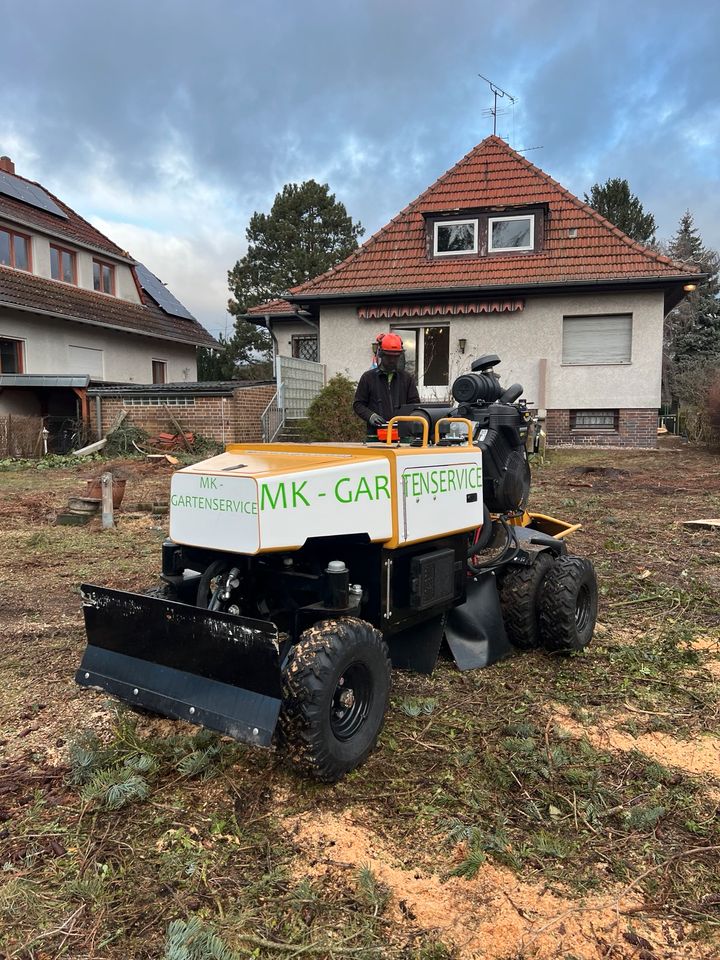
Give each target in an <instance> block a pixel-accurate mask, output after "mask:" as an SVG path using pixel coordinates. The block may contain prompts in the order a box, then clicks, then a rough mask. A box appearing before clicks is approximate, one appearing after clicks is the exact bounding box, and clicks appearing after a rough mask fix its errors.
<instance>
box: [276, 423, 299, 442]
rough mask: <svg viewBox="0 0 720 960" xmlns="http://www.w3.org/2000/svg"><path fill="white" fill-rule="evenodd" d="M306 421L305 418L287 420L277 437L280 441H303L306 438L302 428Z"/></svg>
mask: <svg viewBox="0 0 720 960" xmlns="http://www.w3.org/2000/svg"><path fill="white" fill-rule="evenodd" d="M304 423H305V421H304V420H286V421H285V423H284V424H283V428H282V430H281V431H280V433H279V434H278V436H277V438H276V439H277V441H278V442H279V443H303V442H304V440H305V437H304V435H303V430H302V427H303V424H304Z"/></svg>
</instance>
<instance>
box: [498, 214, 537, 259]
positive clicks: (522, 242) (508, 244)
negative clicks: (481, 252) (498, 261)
mask: <svg viewBox="0 0 720 960" xmlns="http://www.w3.org/2000/svg"><path fill="white" fill-rule="evenodd" d="M534 247H535V217H488V253H516V252H517V251H518V250H532V249H534Z"/></svg>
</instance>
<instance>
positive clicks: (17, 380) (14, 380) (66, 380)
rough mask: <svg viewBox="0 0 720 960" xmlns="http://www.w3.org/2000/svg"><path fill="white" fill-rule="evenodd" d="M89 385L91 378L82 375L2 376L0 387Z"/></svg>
mask: <svg viewBox="0 0 720 960" xmlns="http://www.w3.org/2000/svg"><path fill="white" fill-rule="evenodd" d="M88 383H90V377H88V376H82V375H78V376H72V375H57V376H55V375H52V374H43V375H38V374H34V373H3V374H0V387H86V386H87V385H88Z"/></svg>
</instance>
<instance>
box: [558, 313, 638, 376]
mask: <svg viewBox="0 0 720 960" xmlns="http://www.w3.org/2000/svg"><path fill="white" fill-rule="evenodd" d="M562 362H563V364H567V365H570V366H583V365H595V364H614V363H631V362H632V314H631V313H623V314H616V315H610V316H596V317H563V342H562Z"/></svg>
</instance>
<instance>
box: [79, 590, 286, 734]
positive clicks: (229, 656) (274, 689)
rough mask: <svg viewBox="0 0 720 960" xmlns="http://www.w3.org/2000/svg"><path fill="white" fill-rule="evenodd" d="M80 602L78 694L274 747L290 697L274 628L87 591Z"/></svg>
mask: <svg viewBox="0 0 720 960" xmlns="http://www.w3.org/2000/svg"><path fill="white" fill-rule="evenodd" d="M81 592H82V597H83V613H84V616H85V629H86V632H87V638H88V647H87V649H86V651H85V654H84V656H83V659H82V662H81V664H80V669H79V670H78V671H77V674H76V675H75V679H76V681H77V682H78V683H79V684H80V686H83V687H98V688H100V689H102V690H105V691H107V692H108V693H110V694H112V695H113V696H115V697H118V698H119V699H120V700H123V701H124V702H125V703H128V704H131V705H133V706H137V707H142V708H144V709H146V710H152V711H154V712H156V713H160V714H163V715H165V716H167V717H172V718H175V719H178V720H188V721H189V722H190V723H196V724H199V725H200V726H203V727H207V728H209V729H210V730H217V731H219V732H220V733H225V734H228V735H229V736H231V737H234V738H235V739H236V740H240V741H242V742H244V743H251V744H254V745H259V746H269V745H270V742H271V740H272V736H273V732H274V730H275V725H276V724H277V719H278V715H279V713H280V701H281V697H282V686H281V674H280V656H279V650H278V633H277V628H276V627H275V625H274V624H272V623H270V622H268V621H265V620H251V619H249V618H246V617H236V616H233V615H232V614H228V613H220V612H216V611H209V610H203V609H201V608H199V607H193V606H189V605H187V604H183V603H174V602H172V601H169V600H162V599H158V598H156V597H145V596H142V595H141V594H137V593H126V592H124V591H122V590H108V589H106V588H104V587H96V586H91V585H88V584H83V586H82V588H81Z"/></svg>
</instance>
